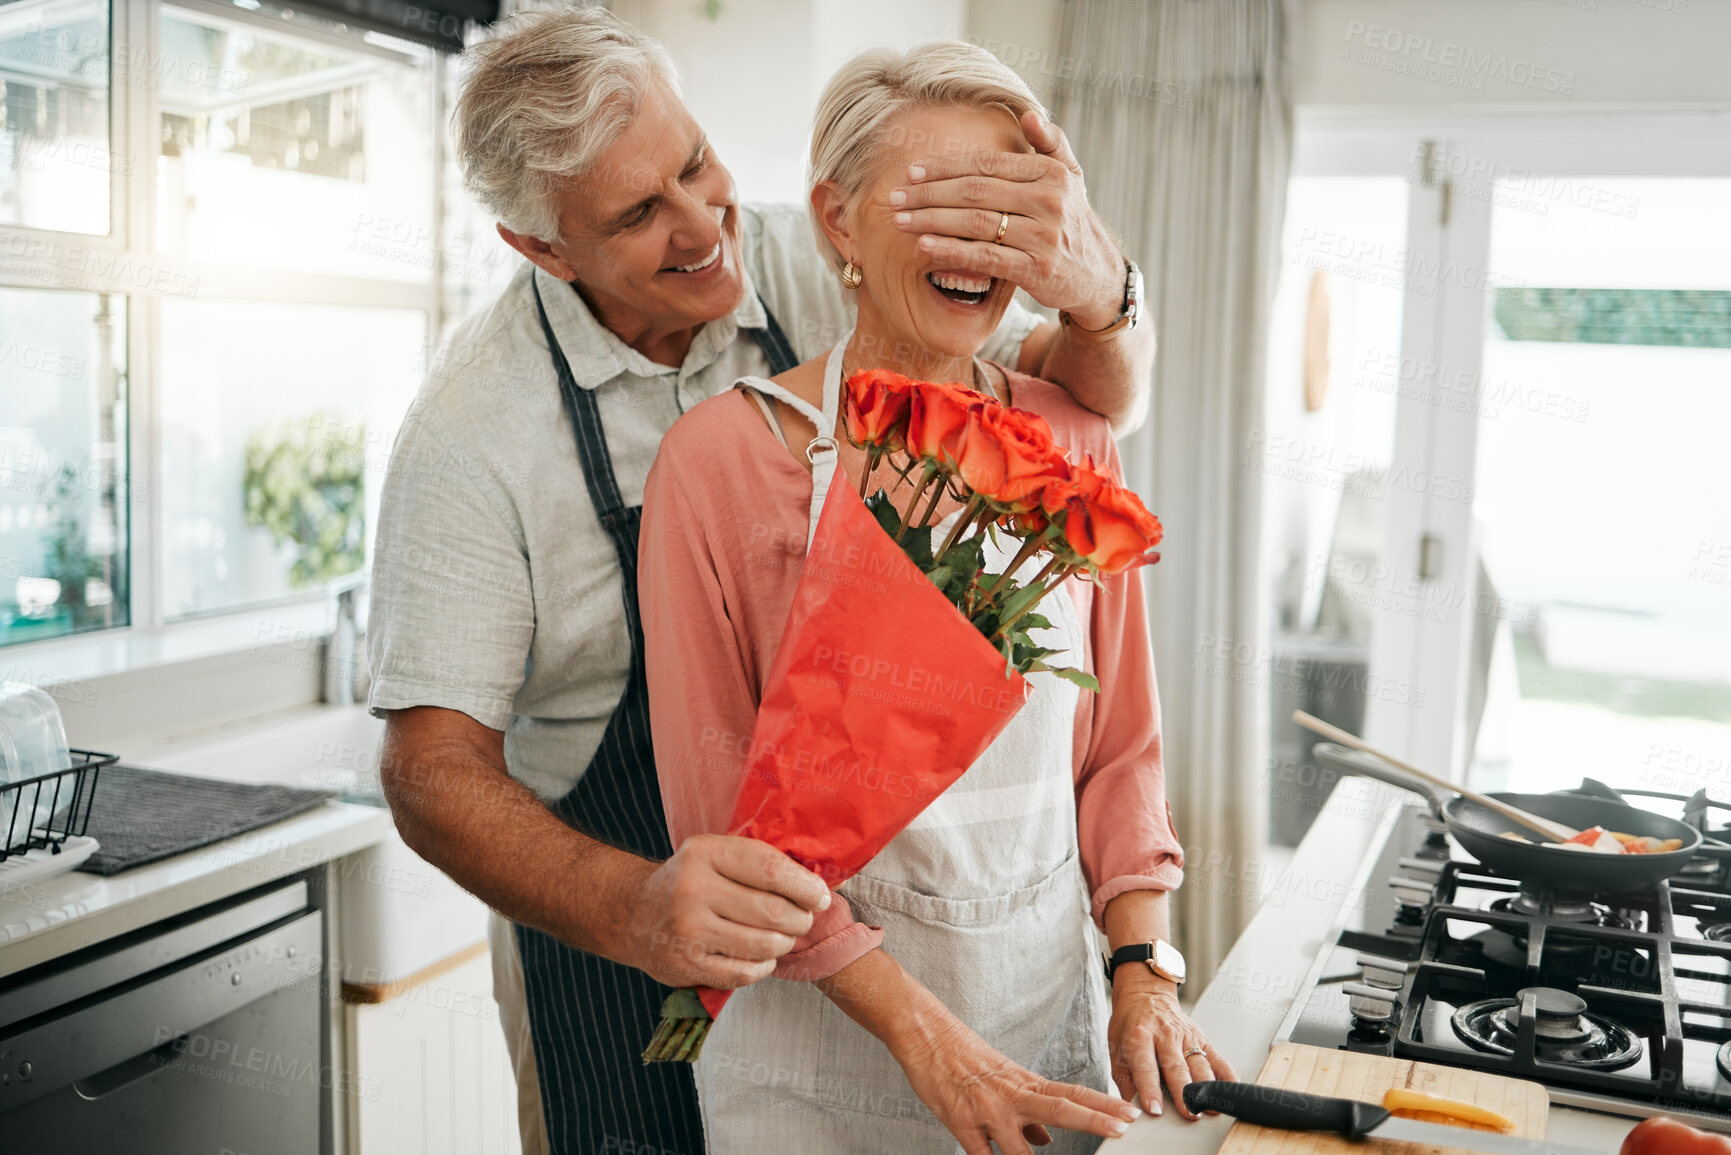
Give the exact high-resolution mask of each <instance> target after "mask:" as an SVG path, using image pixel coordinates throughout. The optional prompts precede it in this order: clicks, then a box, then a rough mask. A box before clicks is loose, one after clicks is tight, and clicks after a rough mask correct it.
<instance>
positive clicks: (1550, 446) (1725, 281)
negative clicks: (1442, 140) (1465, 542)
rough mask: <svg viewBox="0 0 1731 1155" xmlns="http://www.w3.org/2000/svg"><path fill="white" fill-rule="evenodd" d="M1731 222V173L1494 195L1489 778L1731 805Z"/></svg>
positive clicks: (1474, 760)
mask: <svg viewBox="0 0 1731 1155" xmlns="http://www.w3.org/2000/svg"><path fill="white" fill-rule="evenodd" d="M1563 185H1567V186H1569V191H1568V193H1567V195H1564V196H1555V195H1551V193H1550V190H1551V189H1553V188H1556V187H1559V186H1563ZM1728 209H1731V179H1716V178H1707V177H1684V178H1676V177H1670V178H1667V177H1610V178H1593V177H1587V178H1562V177H1553V178H1535V177H1532V176H1528V177H1524V178H1522V179H1520V180H1504V181H1502V182H1499V184H1498V186H1497V197H1496V199H1495V201H1494V202H1493V205H1492V215H1491V230H1490V263H1491V265H1492V266H1493V267H1496V268H1498V269H1500V270H1502V271H1503V272H1505V273H1506V274H1508V276H1509V279H1510V283H1509V284H1507V285H1505V286H1503V287H1500V288H1498V289H1497V290H1496V291H1495V293H1494V294H1492V295H1490V296H1489V297H1488V298H1487V300H1486V308H1487V323H1486V325H1485V331H1484V340H1483V370H1482V387H1481V388H1480V390H1479V397H1478V420H1477V431H1476V432H1477V441H1478V446H1477V459H1478V461H1477V485H1476V498H1475V501H1474V514H1475V520H1476V522H1477V528H1478V534H1479V542H1478V555H1479V559H1480V563H1481V565H1482V567H1483V572H1484V573H1485V574H1486V575H1488V580H1489V585H1490V589H1491V590H1492V591H1494V592H1493V594H1492V597H1491V600H1490V602H1489V603H1488V605H1487V606H1486V607H1485V608H1486V609H1487V610H1488V611H1489V612H1490V613H1491V614H1492V615H1494V617H1493V620H1492V621H1491V629H1490V630H1489V631H1487V633H1488V638H1487V639H1486V642H1487V644H1485V645H1484V646H1483V647H1482V651H1475V652H1474V653H1473V655H1472V659H1471V660H1472V662H1473V666H1472V668H1471V669H1470V670H1469V671H1468V677H1469V679H1470V680H1471V685H1472V693H1471V695H1470V698H1471V701H1470V703H1469V704H1470V705H1471V706H1472V707H1474V708H1476V709H1478V710H1480V711H1482V713H1481V716H1480V718H1479V719H1478V724H1477V725H1476V727H1475V729H1476V733H1474V734H1473V740H1472V742H1471V744H1470V745H1469V746H1467V747H1466V749H1469V750H1471V768H1470V774H1471V779H1472V781H1473V784H1474V785H1477V786H1479V787H1481V788H1485V789H1492V788H1509V789H1516V790H1531V791H1545V790H1553V789H1558V788H1561V787H1567V786H1575V785H1578V784H1579V782H1580V780H1581V778H1582V777H1583V776H1587V777H1593V778H1598V779H1601V780H1603V781H1606V782H1609V783H1611V784H1612V785H1616V786H1630V787H1638V788H1645V789H1658V790H1671V791H1675V792H1677V793H1682V794H1690V793H1693V792H1694V791H1695V790H1697V789H1699V788H1701V787H1707V788H1708V789H1709V790H1710V791H1712V792H1715V793H1717V792H1726V793H1731V790H1728V789H1727V788H1728V787H1731V451H1728V449H1727V444H1726V433H1727V430H1731V219H1728V216H1727V210H1728Z"/></svg>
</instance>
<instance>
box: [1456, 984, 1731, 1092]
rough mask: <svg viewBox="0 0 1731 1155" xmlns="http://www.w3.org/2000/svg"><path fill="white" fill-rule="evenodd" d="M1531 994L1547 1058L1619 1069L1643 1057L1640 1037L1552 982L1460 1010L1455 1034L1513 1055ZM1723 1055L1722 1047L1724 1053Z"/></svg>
mask: <svg viewBox="0 0 1731 1155" xmlns="http://www.w3.org/2000/svg"><path fill="white" fill-rule="evenodd" d="M1529 994H1530V995H1532V996H1533V1020H1534V1022H1533V1026H1534V1036H1533V1049H1534V1051H1535V1052H1536V1054H1537V1057H1538V1058H1540V1059H1543V1060H1545V1061H1547V1062H1552V1063H1562V1064H1566V1065H1568V1066H1571V1067H1581V1068H1585V1069H1588V1070H1599V1071H1615V1070H1618V1069H1620V1068H1623V1067H1627V1066H1628V1065H1629V1064H1631V1063H1633V1062H1635V1060H1637V1059H1639V1058H1640V1057H1641V1040H1640V1039H1638V1038H1636V1037H1635V1036H1634V1035H1633V1034H1631V1033H1630V1032H1629V1030H1628V1029H1627V1028H1625V1027H1621V1026H1619V1025H1617V1024H1616V1023H1614V1022H1612V1021H1611V1020H1610V1019H1607V1018H1603V1017H1601V1016H1599V1015H1592V1014H1588V1013H1587V1004H1586V1002H1585V1001H1584V1000H1582V999H1581V997H1580V996H1578V995H1574V994H1571V993H1569V992H1568V991H1560V990H1557V989H1555V988H1553V987H1526V988H1523V989H1522V990H1520V991H1519V992H1517V993H1516V997H1515V998H1512V999H1485V1000H1483V1001H1481V1002H1476V1003H1468V1004H1467V1005H1466V1006H1464V1007H1461V1008H1460V1009H1459V1010H1457V1011H1456V1012H1455V1013H1454V1015H1453V1017H1452V1018H1451V1020H1450V1022H1451V1023H1452V1025H1453V1026H1454V1029H1455V1034H1456V1035H1458V1036H1460V1039H1461V1041H1462V1042H1463V1043H1466V1044H1467V1045H1468V1046H1469V1047H1472V1048H1473V1049H1474V1050H1479V1051H1485V1052H1488V1053H1490V1054H1493V1055H1511V1056H1512V1055H1513V1054H1514V1053H1515V1040H1516V1038H1517V1037H1518V1034H1519V1030H1520V1017H1521V1001H1522V1000H1523V999H1524V998H1525V997H1526V996H1527V995H1529ZM1721 1056H1722V1058H1723V1052H1721Z"/></svg>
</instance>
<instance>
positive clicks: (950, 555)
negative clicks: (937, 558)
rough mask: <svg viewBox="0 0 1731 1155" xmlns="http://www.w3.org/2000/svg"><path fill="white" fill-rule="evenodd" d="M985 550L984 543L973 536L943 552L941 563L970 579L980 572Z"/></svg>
mask: <svg viewBox="0 0 1731 1155" xmlns="http://www.w3.org/2000/svg"><path fill="white" fill-rule="evenodd" d="M985 548H986V543H985V542H984V541H983V540H982V539H981V538H980V536H979V535H978V534H975V535H974V536H973V537H967V538H963V539H962V540H961V541H958V542H956V544H954V545H952V546H951V547H950V548H949V550H948V551H946V552H945V554H944V556H943V558H942V561H943V563H944V564H945V565H947V566H949V567H950V568H951V569H954V570H956V571H958V572H961V573H966V574H967V575H968V576H969V577H970V578H971V577H973V576H974V575H975V574H977V573H979V572H980V567H981V566H982V565H983V564H984V558H985Z"/></svg>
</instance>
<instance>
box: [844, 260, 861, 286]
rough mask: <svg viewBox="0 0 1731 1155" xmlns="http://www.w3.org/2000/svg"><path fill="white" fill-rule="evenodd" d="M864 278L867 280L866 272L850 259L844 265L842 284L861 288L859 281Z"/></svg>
mask: <svg viewBox="0 0 1731 1155" xmlns="http://www.w3.org/2000/svg"><path fill="white" fill-rule="evenodd" d="M863 280H865V272H864V271H863V270H862V269H860V268H858V267H857V266H856V265H855V264H854V263H853V262H852V261H849V262H848V263H847V264H845V265H843V266H842V270H841V283H842V284H844V285H846V286H847V287H848V288H850V289H857V288H859V283H860V282H861V281H863Z"/></svg>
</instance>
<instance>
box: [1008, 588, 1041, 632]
mask: <svg viewBox="0 0 1731 1155" xmlns="http://www.w3.org/2000/svg"><path fill="white" fill-rule="evenodd" d="M1044 592H1045V591H1044V589H1043V588H1042V587H1040V586H1037V585H1032V586H1024V587H1022V588H1021V589H1019V590H1017V591H1016V592H1015V593H1013V594H1011V595H1010V596H1009V597H1007V598H1005V599H1004V616H1005V617H1006V618H1013V617H1015V616H1016V615H1017V614H1018V613H1020V612H1021V611H1022V610H1023V609H1025V608H1026V607H1028V606H1031V605H1033V604H1034V603H1035V602H1037V601H1039V600H1040V595H1041V594H1042V593H1044ZM1017 624H1018V625H1020V624H1021V623H1020V622H1018V623H1017Z"/></svg>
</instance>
